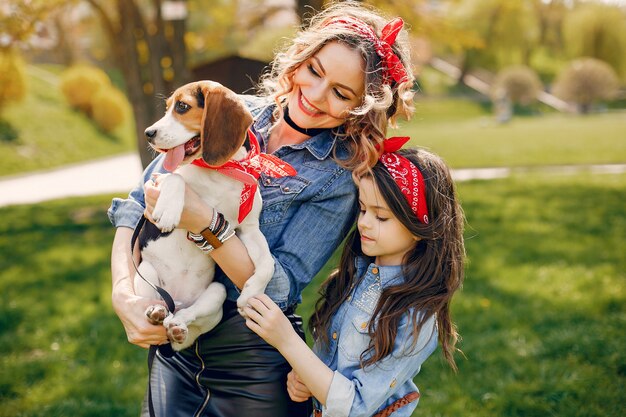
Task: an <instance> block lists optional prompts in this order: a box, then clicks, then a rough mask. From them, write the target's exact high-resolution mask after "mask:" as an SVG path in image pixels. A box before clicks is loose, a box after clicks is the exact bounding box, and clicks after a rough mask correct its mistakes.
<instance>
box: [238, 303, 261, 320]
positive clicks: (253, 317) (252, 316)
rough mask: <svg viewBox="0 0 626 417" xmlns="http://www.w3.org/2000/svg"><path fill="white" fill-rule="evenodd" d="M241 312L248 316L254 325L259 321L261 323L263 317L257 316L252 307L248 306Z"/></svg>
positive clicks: (257, 313)
mask: <svg viewBox="0 0 626 417" xmlns="http://www.w3.org/2000/svg"><path fill="white" fill-rule="evenodd" d="M243 311H244V312H245V313H246V314H247V315H248V318H249V319H251V320H253V321H254V322H255V324H258V323H259V321H261V320H262V319H263V316H262V315H261V314H259V312H258V311H257V310H255V309H254V308H252V307H249V306H245V307H244V308H243Z"/></svg>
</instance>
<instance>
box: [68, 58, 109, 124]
mask: <svg viewBox="0 0 626 417" xmlns="http://www.w3.org/2000/svg"><path fill="white" fill-rule="evenodd" d="M110 85H111V81H110V80H109V76H108V75H107V74H106V73H105V72H104V71H102V70H101V69H99V68H96V67H92V66H88V65H76V66H73V67H70V68H69V69H67V70H66V71H64V72H63V74H61V91H62V92H63V95H64V96H65V99H66V100H67V102H68V103H69V104H70V106H72V107H74V108H77V109H79V110H81V111H83V112H85V113H86V114H87V115H91V113H92V105H91V101H92V99H93V97H94V96H95V95H96V93H97V92H98V91H99V90H100V89H101V88H103V87H108V86H110Z"/></svg>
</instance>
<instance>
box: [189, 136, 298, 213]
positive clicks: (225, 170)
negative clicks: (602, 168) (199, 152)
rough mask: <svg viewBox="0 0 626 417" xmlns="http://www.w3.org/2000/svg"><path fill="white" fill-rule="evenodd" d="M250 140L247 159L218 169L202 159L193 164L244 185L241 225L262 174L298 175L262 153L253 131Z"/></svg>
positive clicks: (229, 162)
mask: <svg viewBox="0 0 626 417" xmlns="http://www.w3.org/2000/svg"><path fill="white" fill-rule="evenodd" d="M248 139H249V141H250V150H249V151H248V154H247V155H246V156H245V158H243V159H241V160H239V161H235V160H233V159H231V160H230V161H228V162H226V163H225V164H224V165H221V166H218V167H214V166H211V165H209V164H207V163H206V162H204V160H203V159H202V158H198V159H196V160H194V161H193V162H192V164H194V165H197V166H199V167H203V168H208V169H213V170H215V171H217V172H219V173H220V174H224V175H226V176H228V177H231V178H234V179H236V180H237V181H241V182H242V183H243V190H242V191H241V199H240V200H239V217H238V219H237V221H238V222H239V223H241V222H242V221H243V219H245V218H246V216H247V215H248V213H250V210H252V204H253V203H254V194H255V193H256V190H257V187H258V184H257V182H258V179H259V177H260V176H261V172H263V173H264V174H265V175H268V176H270V177H273V178H281V177H288V176H291V175H296V174H297V171H296V170H295V169H294V168H293V167H292V166H291V165H289V164H288V163H287V162H285V161H283V160H282V159H280V158H278V157H276V156H274V155H271V154H267V153H262V152H261V147H260V146H259V141H258V140H257V138H256V136H255V135H254V133H252V131H251V130H248Z"/></svg>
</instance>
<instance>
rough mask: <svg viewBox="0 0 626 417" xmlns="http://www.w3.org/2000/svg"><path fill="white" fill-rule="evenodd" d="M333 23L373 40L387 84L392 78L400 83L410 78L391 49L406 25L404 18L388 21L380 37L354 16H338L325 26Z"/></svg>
mask: <svg viewBox="0 0 626 417" xmlns="http://www.w3.org/2000/svg"><path fill="white" fill-rule="evenodd" d="M331 25H332V26H341V27H344V28H348V29H352V30H353V31H355V32H356V33H357V34H359V35H361V36H363V37H364V38H366V39H368V40H370V41H372V43H373V44H374V48H375V49H376V54H377V55H378V56H379V57H380V59H381V61H382V66H383V82H384V83H385V84H391V80H394V81H395V82H397V83H398V84H399V83H402V82H404V81H407V80H408V76H407V73H406V69H405V68H404V65H402V61H400V58H398V55H396V54H395V52H393V49H391V45H393V44H394V43H395V41H396V37H397V36H398V33H399V32H400V30H402V26H403V25H404V21H403V20H402V18H400V17H396V18H395V19H393V20H391V21H390V22H389V23H387V24H386V25H385V27H383V30H382V33H381V36H380V38H379V37H378V36H376V33H374V30H373V29H372V27H371V26H370V25H368V24H367V23H365V22H363V21H362V20H359V19H356V18H354V17H350V16H346V17H337V18H334V19H331V20H330V21H328V22H326V23H325V24H324V27H326V26H331Z"/></svg>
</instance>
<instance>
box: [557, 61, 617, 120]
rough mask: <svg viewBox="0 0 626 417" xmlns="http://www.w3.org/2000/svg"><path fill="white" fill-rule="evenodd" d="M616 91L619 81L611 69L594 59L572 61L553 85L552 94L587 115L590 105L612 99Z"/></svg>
mask: <svg viewBox="0 0 626 417" xmlns="http://www.w3.org/2000/svg"><path fill="white" fill-rule="evenodd" d="M618 91H619V81H618V78H617V75H616V74H615V71H614V70H613V68H611V66H610V65H609V64H607V63H606V62H603V61H600V60H599V59H595V58H581V59H577V60H575V61H572V63H571V64H570V65H569V66H568V67H566V68H565V69H564V70H563V71H562V72H561V73H560V74H559V76H558V77H557V79H556V81H555V84H554V94H555V95H556V96H557V97H560V98H562V99H563V100H565V101H569V102H572V103H576V104H577V105H578V107H579V111H580V112H581V113H588V112H589V110H590V109H591V105H592V104H593V103H595V102H597V101H602V100H610V99H612V98H614V97H615V96H616V95H617V93H618Z"/></svg>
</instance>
